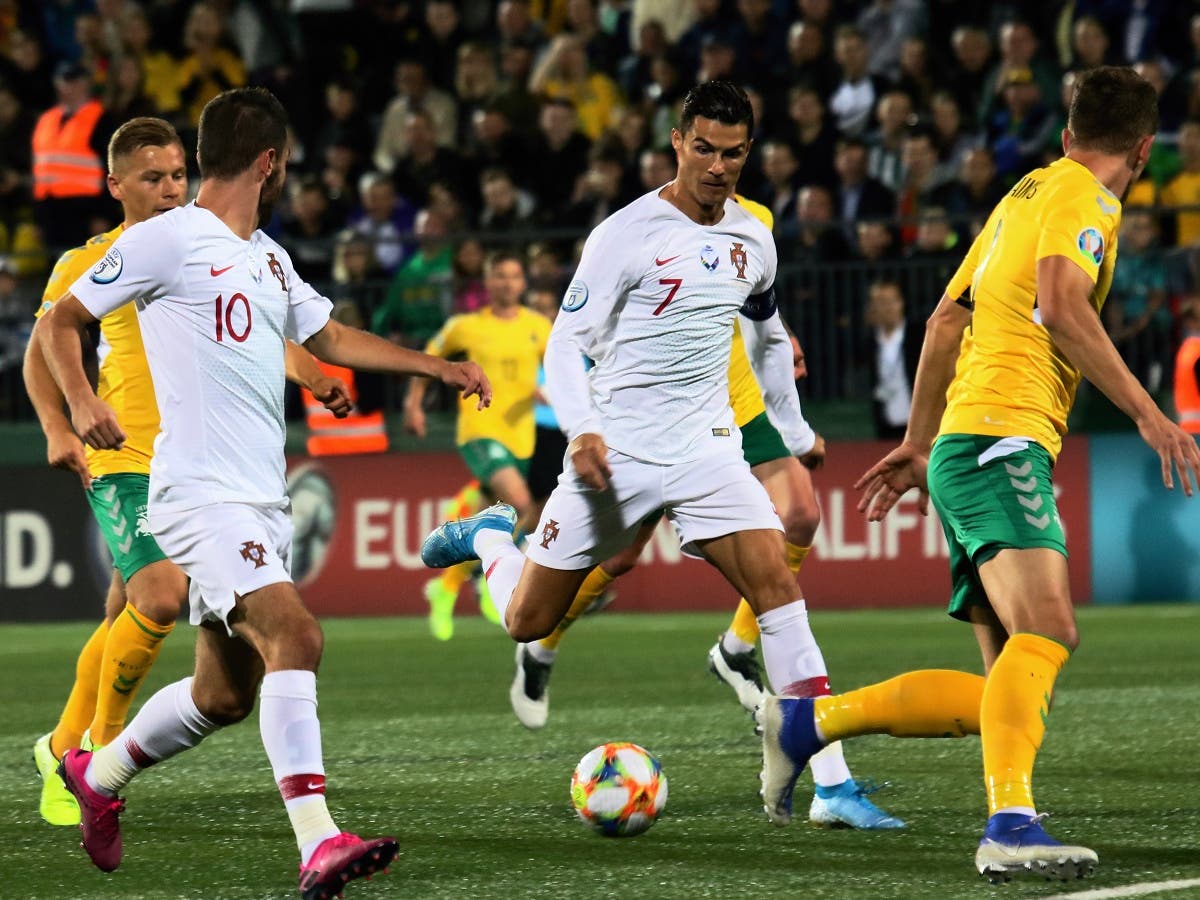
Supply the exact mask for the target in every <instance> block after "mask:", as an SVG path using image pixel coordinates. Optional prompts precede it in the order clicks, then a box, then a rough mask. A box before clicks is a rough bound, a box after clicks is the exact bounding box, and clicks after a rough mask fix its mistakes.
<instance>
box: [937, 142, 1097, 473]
mask: <svg viewBox="0 0 1200 900" xmlns="http://www.w3.org/2000/svg"><path fill="white" fill-rule="evenodd" d="M1120 224H1121V201H1120V200H1119V199H1117V197H1116V195H1114V194H1113V193H1112V192H1111V191H1109V190H1108V188H1106V187H1105V186H1104V185H1102V184H1101V183H1100V182H1099V181H1097V180H1096V177H1095V176H1094V175H1093V174H1092V173H1091V172H1090V171H1089V170H1088V169H1087V168H1086V167H1085V166H1083V165H1081V164H1080V163H1077V162H1076V161H1075V160H1073V159H1068V158H1066V157H1064V158H1062V159H1060V160H1058V161H1057V162H1055V163H1053V164H1051V165H1049V166H1046V167H1045V168H1041V169H1035V170H1033V171H1032V172H1030V173H1029V174H1028V175H1026V176H1025V177H1024V178H1023V179H1021V181H1019V182H1018V183H1017V185H1016V187H1014V188H1013V189H1012V190H1011V191H1010V192H1009V193H1008V194H1007V195H1006V196H1005V197H1004V199H1003V200H1001V201H1000V203H999V204H997V206H996V208H995V209H994V210H993V211H992V214H991V216H990V217H989V218H988V221H987V224H986V225H984V228H983V230H982V231H981V232H980V233H979V236H978V237H977V238H976V239H975V242H974V243H973V244H972V245H971V249H970V251H969V252H968V253H967V257H966V259H965V260H963V263H962V265H961V266H960V267H959V269H958V271H957V272H955V274H954V277H953V278H951V279H950V284H949V286H947V288H946V294H947V296H949V297H950V298H952V299H956V300H957V299H960V298H962V297H963V295H964V293H967V292H968V291H969V294H970V299H971V301H972V303H973V304H974V306H973V314H972V316H971V324H970V327H969V328H968V329H967V331H966V333H965V334H964V335H963V340H962V346H961V348H960V352H959V356H958V366H957V369H956V371H955V374H954V380H953V382H951V384H950V389H949V391H948V392H947V393H946V412H945V415H943V417H942V423H941V429H940V431H939V435H942V434H982V435H995V436H998V437H1028V438H1033V439H1034V440H1035V441H1037V442H1038V443H1039V444H1041V445H1042V446H1043V447H1045V448H1046V450H1047V451H1048V452H1049V453H1050V455H1051V457H1052V458H1057V456H1058V453H1059V450H1061V449H1062V436H1063V434H1065V433H1066V430H1067V414H1068V413H1069V412H1070V411H1071V404H1072V403H1073V402H1074V400H1075V389H1076V387H1078V385H1079V370H1078V369H1076V368H1075V366H1074V365H1072V364H1071V362H1070V360H1068V359H1067V358H1066V356H1064V355H1063V353H1062V352H1061V351H1060V350H1059V349H1058V348H1057V347H1056V346H1055V345H1054V342H1053V341H1052V340H1051V338H1050V334H1049V332H1047V331H1046V329H1045V328H1044V327H1043V326H1042V324H1041V313H1040V311H1039V310H1038V306H1037V261H1038V260H1040V259H1043V258H1045V257H1047V256H1065V257H1066V258H1067V259H1069V260H1071V261H1072V262H1074V263H1075V264H1076V265H1078V266H1079V267H1080V268H1081V269H1083V270H1084V271H1085V272H1086V273H1087V274H1088V276H1089V277H1090V278H1091V279H1092V281H1093V282H1094V283H1095V288H1094V289H1093V290H1092V295H1091V303H1092V306H1093V307H1095V309H1096V312H1097V313H1099V311H1100V308H1101V307H1102V306H1103V305H1104V299H1105V297H1106V296H1107V295H1108V288H1109V286H1110V285H1111V284H1112V274H1113V266H1114V265H1115V263H1116V260H1117V230H1118V228H1119V227H1120Z"/></svg>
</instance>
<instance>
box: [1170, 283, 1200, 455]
mask: <svg viewBox="0 0 1200 900" xmlns="http://www.w3.org/2000/svg"><path fill="white" fill-rule="evenodd" d="M1183 328H1184V332H1183V343H1182V344H1180V345H1179V352H1178V353H1177V354H1175V411H1176V412H1177V413H1178V414H1179V427H1180V428H1182V429H1183V430H1184V431H1187V432H1190V433H1191V434H1195V435H1200V308H1198V307H1196V306H1192V307H1191V308H1190V309H1187V310H1185V311H1184V313H1183Z"/></svg>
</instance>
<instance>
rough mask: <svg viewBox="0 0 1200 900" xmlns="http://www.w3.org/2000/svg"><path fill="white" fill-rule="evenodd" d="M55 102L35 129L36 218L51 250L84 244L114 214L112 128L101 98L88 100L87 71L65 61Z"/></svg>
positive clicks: (59, 71) (56, 83)
mask: <svg viewBox="0 0 1200 900" xmlns="http://www.w3.org/2000/svg"><path fill="white" fill-rule="evenodd" d="M54 89H55V91H56V92H57V93H58V104H57V105H55V106H53V107H51V108H50V109H48V110H46V112H44V113H42V115H41V117H40V118H39V119H38V121H37V125H36V126H35V127H34V130H33V139H32V148H33V197H34V216H35V219H36V221H37V224H38V228H40V229H41V232H42V238H43V240H44V241H45V242H46V244H47V245H48V246H49V247H51V248H62V247H72V246H75V245H77V244H82V243H83V242H84V241H85V240H87V239H88V238H89V237H90V236H91V235H93V234H96V233H98V232H100V231H107V230H108V228H111V227H112V226H111V225H108V226H107V227H105V228H100V227H98V226H99V225H100V224H102V223H101V222H99V221H97V219H106V217H109V216H112V215H113V209H112V204H111V201H110V200H109V199H108V192H107V191H106V190H105V188H104V172H105V157H106V155H107V153H108V139H109V138H110V137H111V136H112V132H113V131H114V130H115V129H114V127H113V125H112V122H111V120H110V119H108V117H107V116H105V115H104V107H103V106H102V105H101V103H100V101H99V100H94V99H92V95H91V92H92V85H91V81H90V80H89V76H88V73H87V70H86V69H84V68H83V67H82V66H80V65H79V64H78V63H63V64H61V65H60V66H59V67H58V69H56V70H55V73H54Z"/></svg>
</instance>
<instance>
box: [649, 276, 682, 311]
mask: <svg viewBox="0 0 1200 900" xmlns="http://www.w3.org/2000/svg"><path fill="white" fill-rule="evenodd" d="M658 283H659V284H669V285H670V286H671V290H669V291H667V299H666V300H664V301H663V302H662V303H660V304H658V306H657V307H656V308H655V310H654V313H653V315H656V316H657V315H658V314H659V313H660V312H662V311H663V310H664V309H666V308H667V304H668V303H670V302H671V301H672V300H674V299H675V294H676V293H677V292H678V291H679V286H680V285H681V284H683V279H682V278H660V279H658Z"/></svg>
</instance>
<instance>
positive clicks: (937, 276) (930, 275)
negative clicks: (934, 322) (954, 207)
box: [904, 206, 963, 318]
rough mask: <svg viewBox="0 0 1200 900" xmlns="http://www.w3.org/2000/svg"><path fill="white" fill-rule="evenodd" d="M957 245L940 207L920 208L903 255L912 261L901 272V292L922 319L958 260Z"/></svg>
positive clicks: (959, 250) (953, 270) (960, 257)
mask: <svg viewBox="0 0 1200 900" xmlns="http://www.w3.org/2000/svg"><path fill="white" fill-rule="evenodd" d="M959 244H960V237H959V234H958V232H956V231H955V230H954V229H953V228H952V227H951V226H950V220H949V219H948V218H947V216H946V211H945V210H944V209H942V208H941V207H940V206H927V207H925V208H924V209H922V210H921V214H920V221H919V223H918V225H917V229H916V238H915V239H914V240H913V242H912V244H911V245H910V246H909V247H907V248H906V249H905V251H904V258H905V259H907V260H909V261H911V262H912V263H914V265H912V266H910V267H908V269H907V270H906V271H905V273H904V274H905V276H906V277H905V278H904V295H905V296H906V297H908V298H909V299H910V300H912V302H913V306H914V307H915V312H916V313H917V314H919V315H921V316H922V318H923V317H925V316H927V315H928V314H929V313H931V312H933V308H934V306H936V305H937V301H938V299H939V298H940V297H941V296H942V291H943V290H945V287H946V285H947V284H949V283H950V279H951V278H952V277H953V276H954V273H955V271H957V269H958V266H959V264H960V263H961V262H962V256H963V251H962V248H961V247H960V246H959Z"/></svg>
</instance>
